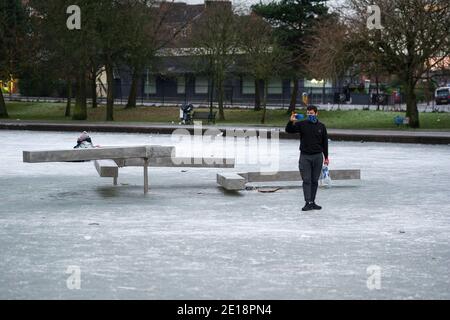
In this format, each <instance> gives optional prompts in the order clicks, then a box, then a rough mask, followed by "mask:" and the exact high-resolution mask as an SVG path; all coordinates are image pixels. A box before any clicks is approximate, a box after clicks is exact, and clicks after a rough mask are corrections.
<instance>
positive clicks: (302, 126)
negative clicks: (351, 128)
mask: <svg viewBox="0 0 450 320" xmlns="http://www.w3.org/2000/svg"><path fill="white" fill-rule="evenodd" d="M306 110H307V111H306V115H307V119H306V120H303V121H299V120H297V117H296V114H295V113H294V114H292V116H291V118H290V119H289V122H288V124H287V126H286V132H287V133H299V134H300V159H299V169H300V175H301V177H302V180H303V195H304V197H305V206H304V207H303V208H302V210H303V211H309V210H320V209H322V207H321V206H318V205H317V204H316V202H315V200H316V194H317V188H318V186H319V178H320V173H321V171H322V165H323V164H325V165H328V164H329V162H330V161H329V159H328V134H327V129H326V127H325V125H324V124H323V123H322V122H320V121H319V120H318V118H317V117H318V115H319V112H318V110H317V107H316V106H308V107H307V109H306Z"/></svg>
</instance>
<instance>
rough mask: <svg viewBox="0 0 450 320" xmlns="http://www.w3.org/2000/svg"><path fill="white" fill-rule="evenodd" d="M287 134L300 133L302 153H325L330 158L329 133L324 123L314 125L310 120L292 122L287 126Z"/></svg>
mask: <svg viewBox="0 0 450 320" xmlns="http://www.w3.org/2000/svg"><path fill="white" fill-rule="evenodd" d="M286 132H287V133H300V151H301V152H302V153H305V154H316V153H323V155H324V156H325V158H328V133H327V128H326V127H325V125H324V124H323V123H322V122H319V121H317V122H316V123H312V122H310V121H308V120H304V121H300V122H296V123H295V124H294V123H292V122H291V121H289V122H288V124H287V125H286Z"/></svg>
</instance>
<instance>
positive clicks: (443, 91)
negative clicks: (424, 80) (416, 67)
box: [434, 87, 450, 104]
mask: <svg viewBox="0 0 450 320" xmlns="http://www.w3.org/2000/svg"><path fill="white" fill-rule="evenodd" d="M434 97H435V100H436V104H449V103H450V87H441V88H437V89H436V93H435V95H434Z"/></svg>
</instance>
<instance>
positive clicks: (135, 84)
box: [126, 69, 140, 108]
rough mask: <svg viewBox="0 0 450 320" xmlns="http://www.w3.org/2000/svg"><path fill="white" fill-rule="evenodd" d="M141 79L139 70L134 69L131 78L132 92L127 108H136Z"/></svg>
mask: <svg viewBox="0 0 450 320" xmlns="http://www.w3.org/2000/svg"><path fill="white" fill-rule="evenodd" d="M139 80H140V74H139V71H137V69H134V71H133V78H132V80H131V88H130V94H129V95H128V102H127V105H126V108H136V99H137V90H138V84H139Z"/></svg>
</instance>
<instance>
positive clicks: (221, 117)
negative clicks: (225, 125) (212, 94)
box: [217, 79, 225, 120]
mask: <svg viewBox="0 0 450 320" xmlns="http://www.w3.org/2000/svg"><path fill="white" fill-rule="evenodd" d="M223 95H224V88H223V79H218V81H217V104H218V105H219V120H225V113H224V111H223Z"/></svg>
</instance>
